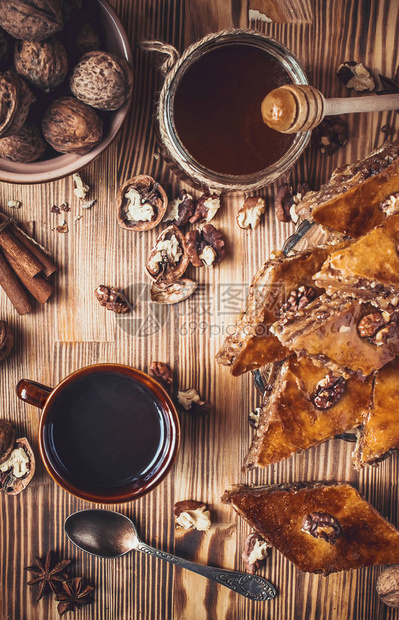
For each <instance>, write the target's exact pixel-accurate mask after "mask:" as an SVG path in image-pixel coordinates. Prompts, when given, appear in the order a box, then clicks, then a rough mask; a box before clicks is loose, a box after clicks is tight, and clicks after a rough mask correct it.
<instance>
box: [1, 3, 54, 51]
mask: <svg viewBox="0 0 399 620" xmlns="http://www.w3.org/2000/svg"><path fill="white" fill-rule="evenodd" d="M0 26H2V27H3V28H4V30H6V31H7V32H8V33H9V34H10V35H11V36H13V37H15V38H16V39H23V40H24V41H42V40H43V39H47V37H50V36H51V35H52V34H54V33H56V32H58V31H59V30H61V29H62V28H63V26H64V20H63V17H62V11H61V2H60V0H0Z"/></svg>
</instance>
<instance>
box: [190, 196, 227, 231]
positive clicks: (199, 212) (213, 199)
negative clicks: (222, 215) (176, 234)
mask: <svg viewBox="0 0 399 620" xmlns="http://www.w3.org/2000/svg"><path fill="white" fill-rule="evenodd" d="M219 209H220V196H219V194H210V193H209V192H206V193H205V194H202V196H200V198H198V200H197V202H196V205H195V211H194V214H193V215H192V216H191V217H190V219H189V222H190V224H195V223H196V222H199V221H205V222H210V221H211V220H212V219H213V218H214V217H215V215H216V213H217V212H218V211H219Z"/></svg>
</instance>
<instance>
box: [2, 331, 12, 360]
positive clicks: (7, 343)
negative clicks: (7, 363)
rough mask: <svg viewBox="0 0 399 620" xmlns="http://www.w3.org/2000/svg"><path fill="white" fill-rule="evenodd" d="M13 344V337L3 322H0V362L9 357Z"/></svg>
mask: <svg viewBox="0 0 399 620" xmlns="http://www.w3.org/2000/svg"><path fill="white" fill-rule="evenodd" d="M13 344H14V336H13V335H12V331H11V330H10V328H9V326H8V325H7V323H6V322H5V321H0V362H4V360H5V359H7V357H8V356H9V355H10V352H11V349H12V346H13Z"/></svg>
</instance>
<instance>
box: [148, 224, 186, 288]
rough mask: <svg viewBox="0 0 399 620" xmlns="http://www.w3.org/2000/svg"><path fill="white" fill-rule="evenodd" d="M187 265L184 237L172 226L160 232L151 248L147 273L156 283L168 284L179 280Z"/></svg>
mask: <svg viewBox="0 0 399 620" xmlns="http://www.w3.org/2000/svg"><path fill="white" fill-rule="evenodd" d="M188 264H189V259H188V256H187V250H186V243H185V240H184V235H183V234H182V232H181V231H180V230H179V229H178V228H177V226H174V225H173V224H172V225H171V226H168V227H167V228H165V230H163V231H162V232H161V234H160V235H159V237H158V239H157V241H156V243H155V245H154V247H153V248H152V250H151V253H150V256H149V258H148V262H147V266H146V270H147V273H148V275H149V276H150V278H152V279H153V280H155V281H156V282H157V283H162V284H170V283H171V282H176V280H179V279H180V278H181V276H182V275H183V273H184V272H185V271H186V269H187V267H188Z"/></svg>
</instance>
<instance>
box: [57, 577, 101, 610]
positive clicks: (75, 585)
mask: <svg viewBox="0 0 399 620" xmlns="http://www.w3.org/2000/svg"><path fill="white" fill-rule="evenodd" d="M62 587H63V591H61V592H58V594H57V596H56V597H55V600H56V601H59V603H58V606H57V610H58V613H59V614H60V616H63V615H64V614H66V613H67V611H75V608H79V607H84V606H85V605H88V604H89V603H91V600H90V599H91V592H92V590H94V588H93V587H92V586H89V585H85V586H84V585H83V579H82V577H75V579H71V580H70V581H64V582H63V584H62Z"/></svg>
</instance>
